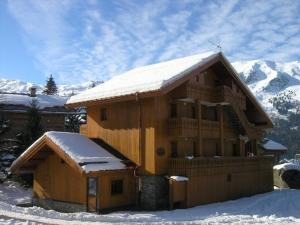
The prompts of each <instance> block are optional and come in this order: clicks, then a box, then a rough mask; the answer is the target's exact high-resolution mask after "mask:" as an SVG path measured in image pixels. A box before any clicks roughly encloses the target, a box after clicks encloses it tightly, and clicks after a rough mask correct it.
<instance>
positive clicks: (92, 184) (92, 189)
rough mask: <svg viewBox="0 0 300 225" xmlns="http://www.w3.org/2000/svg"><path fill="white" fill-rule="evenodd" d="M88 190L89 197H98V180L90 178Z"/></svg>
mask: <svg viewBox="0 0 300 225" xmlns="http://www.w3.org/2000/svg"><path fill="white" fill-rule="evenodd" d="M88 186H89V187H88V189H89V196H96V195H97V179H96V178H93V177H89V178H88Z"/></svg>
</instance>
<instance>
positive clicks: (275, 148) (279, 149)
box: [260, 138, 288, 164]
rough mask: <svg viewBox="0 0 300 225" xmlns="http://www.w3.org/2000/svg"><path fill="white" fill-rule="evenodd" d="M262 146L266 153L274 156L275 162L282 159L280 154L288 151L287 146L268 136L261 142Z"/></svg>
mask: <svg viewBox="0 0 300 225" xmlns="http://www.w3.org/2000/svg"><path fill="white" fill-rule="evenodd" d="M260 146H261V148H262V150H263V154H264V155H272V156H274V164H276V163H278V162H279V161H280V156H281V155H283V154H285V153H286V152H287V150H288V149H287V147H285V146H283V145H282V144H280V143H278V142H276V141H273V140H271V139H268V138H264V139H263V141H262V143H261V145H260Z"/></svg>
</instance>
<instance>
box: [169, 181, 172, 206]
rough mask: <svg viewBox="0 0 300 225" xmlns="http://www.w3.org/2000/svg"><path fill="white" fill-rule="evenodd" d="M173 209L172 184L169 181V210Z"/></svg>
mask: <svg viewBox="0 0 300 225" xmlns="http://www.w3.org/2000/svg"><path fill="white" fill-rule="evenodd" d="M172 209H173V182H172V179H169V210H172Z"/></svg>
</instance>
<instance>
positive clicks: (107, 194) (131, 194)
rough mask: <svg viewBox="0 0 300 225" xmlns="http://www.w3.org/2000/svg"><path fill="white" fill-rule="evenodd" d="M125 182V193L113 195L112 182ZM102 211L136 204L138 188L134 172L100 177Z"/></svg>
mask: <svg viewBox="0 0 300 225" xmlns="http://www.w3.org/2000/svg"><path fill="white" fill-rule="evenodd" d="M113 180H122V181H123V193H122V194H116V195H112V194H111V182H112V181H113ZM98 187H99V200H100V204H99V205H100V209H109V208H116V207H121V206H129V205H134V204H135V197H136V186H135V177H134V176H133V171H125V172H111V173H108V174H105V173H103V174H101V175H99V176H98Z"/></svg>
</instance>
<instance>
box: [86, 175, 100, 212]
mask: <svg viewBox="0 0 300 225" xmlns="http://www.w3.org/2000/svg"><path fill="white" fill-rule="evenodd" d="M98 209H99V204H98V179H97V177H88V179H87V211H88V212H97V211H98Z"/></svg>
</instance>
